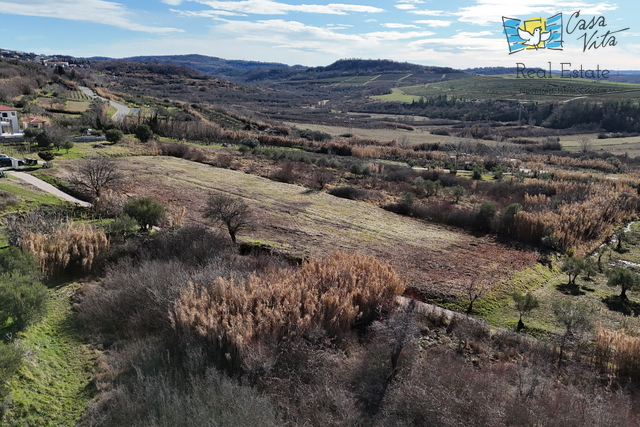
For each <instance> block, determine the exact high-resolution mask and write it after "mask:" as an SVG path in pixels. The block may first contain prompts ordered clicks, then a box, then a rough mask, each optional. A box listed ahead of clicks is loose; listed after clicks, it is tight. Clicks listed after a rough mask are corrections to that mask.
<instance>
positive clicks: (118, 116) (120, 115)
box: [79, 86, 131, 122]
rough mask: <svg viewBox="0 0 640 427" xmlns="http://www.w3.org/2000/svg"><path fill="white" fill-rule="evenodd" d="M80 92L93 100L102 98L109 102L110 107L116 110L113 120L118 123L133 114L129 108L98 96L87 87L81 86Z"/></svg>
mask: <svg viewBox="0 0 640 427" xmlns="http://www.w3.org/2000/svg"><path fill="white" fill-rule="evenodd" d="M79 88H80V90H81V91H83V92H84V93H85V94H87V96H90V97H91V98H100V99H102V100H103V101H108V102H109V105H111V106H112V107H113V108H115V109H116V110H118V111H116V113H115V114H114V115H113V120H115V121H116V122H122V121H123V120H124V118H125V117H127V114H129V113H130V112H131V110H130V109H129V107H126V106H124V105H122V104H118V103H117V102H115V101H111V100H109V99H105V98H103V97H101V96H98V95H96V94H95V93H94V92H93V91H92V90H91V89H89V88H88V87H85V86H79Z"/></svg>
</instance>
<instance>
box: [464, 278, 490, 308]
mask: <svg viewBox="0 0 640 427" xmlns="http://www.w3.org/2000/svg"><path fill="white" fill-rule="evenodd" d="M464 287H465V291H466V294H467V295H466V296H467V299H468V300H469V305H468V306H467V314H472V313H473V303H474V302H476V300H478V299H480V298H482V296H483V295H484V293H485V292H486V291H487V286H486V285H485V284H484V283H478V282H477V281H476V280H471V281H469V282H467V283H466V285H465V286H464Z"/></svg>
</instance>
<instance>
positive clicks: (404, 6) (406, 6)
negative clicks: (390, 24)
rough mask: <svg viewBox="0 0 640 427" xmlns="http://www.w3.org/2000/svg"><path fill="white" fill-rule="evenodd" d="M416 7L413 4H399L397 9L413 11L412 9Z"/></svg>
mask: <svg viewBox="0 0 640 427" xmlns="http://www.w3.org/2000/svg"><path fill="white" fill-rule="evenodd" d="M415 8H416V7H415V6H414V5H412V4H406V3H403V4H397V5H396V9H401V10H411V9H415Z"/></svg>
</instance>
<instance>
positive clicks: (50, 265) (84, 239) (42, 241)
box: [20, 221, 109, 275]
mask: <svg viewBox="0 0 640 427" xmlns="http://www.w3.org/2000/svg"><path fill="white" fill-rule="evenodd" d="M20 246H21V248H22V249H24V250H27V251H29V252H31V253H32V254H33V255H35V256H36V258H37V259H38V262H39V263H40V268H41V269H42V271H43V272H44V273H46V274H47V275H51V274H54V273H58V272H61V271H63V270H65V269H67V268H68V267H73V268H77V269H79V270H80V271H83V272H88V271H90V270H91V268H92V267H93V266H94V264H95V262H96V260H98V259H99V258H100V256H102V255H103V254H104V253H106V250H107V249H108V247H109V241H108V240H107V236H106V235H105V233H104V232H103V231H99V230H96V229H95V228H94V227H92V226H91V225H89V224H73V223H72V222H71V221H69V222H67V223H65V224H62V225H61V226H60V227H56V228H55V229H54V230H53V231H52V232H50V233H38V232H31V231H28V232H26V233H25V234H24V235H23V236H22V237H21V239H20Z"/></svg>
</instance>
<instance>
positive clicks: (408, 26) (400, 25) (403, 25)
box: [380, 22, 420, 28]
mask: <svg viewBox="0 0 640 427" xmlns="http://www.w3.org/2000/svg"><path fill="white" fill-rule="evenodd" d="M380 25H382V26H383V27H385V28H420V27H418V26H417V25H411V24H398V23H393V22H389V23H388V24H380Z"/></svg>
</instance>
